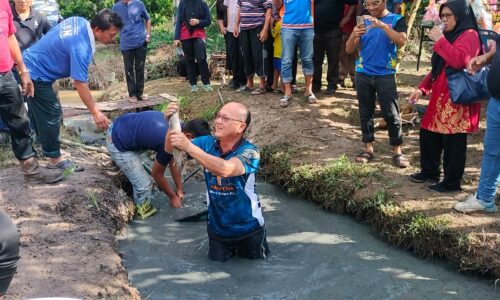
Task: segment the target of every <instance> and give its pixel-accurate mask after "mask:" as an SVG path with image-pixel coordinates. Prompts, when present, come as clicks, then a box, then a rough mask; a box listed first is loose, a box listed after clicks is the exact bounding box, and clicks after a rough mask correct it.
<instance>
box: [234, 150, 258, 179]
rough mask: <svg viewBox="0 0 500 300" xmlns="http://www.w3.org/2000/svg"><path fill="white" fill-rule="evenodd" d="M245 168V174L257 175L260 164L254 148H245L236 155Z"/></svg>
mask: <svg viewBox="0 0 500 300" xmlns="http://www.w3.org/2000/svg"><path fill="white" fill-rule="evenodd" d="M236 157H237V158H238V159H239V160H240V161H241V163H242V164H243V167H244V168H245V174H246V175H248V174H250V173H257V170H258V169H259V164H260V152H259V150H258V149H257V148H256V147H255V146H250V147H245V148H243V149H242V150H241V153H239V154H238V155H236Z"/></svg>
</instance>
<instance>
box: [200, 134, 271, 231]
mask: <svg viewBox="0 0 500 300" xmlns="http://www.w3.org/2000/svg"><path fill="white" fill-rule="evenodd" d="M193 144H194V145H196V146H198V147H199V148H201V149H202V150H203V151H205V152H207V153H208V154H211V155H214V156H217V157H221V158H223V159H225V160H229V159H231V158H233V157H236V158H238V159H239V160H240V161H241V162H242V163H243V166H244V167H245V174H243V175H241V176H234V177H228V178H223V177H219V176H216V175H214V174H212V173H211V172H210V171H208V170H205V183H206V185H207V191H208V192H207V203H208V226H209V228H210V229H211V230H213V231H214V232H215V234H217V235H219V236H222V237H237V236H241V235H244V234H248V233H250V232H253V231H255V230H257V229H259V228H261V227H262V226H264V217H263V216H262V210H261V207H260V201H259V197H258V196H257V193H256V191H255V174H256V173H257V170H258V169H259V162H260V153H259V150H258V149H257V147H255V146H254V145H253V144H251V143H250V142H248V141H247V140H242V141H241V142H240V143H239V144H238V145H237V146H236V147H235V149H233V150H232V151H229V152H228V153H225V154H224V155H222V153H221V150H220V148H219V146H218V142H217V140H216V139H215V138H214V137H213V136H209V135H208V136H202V137H198V138H196V139H194V140H193Z"/></svg>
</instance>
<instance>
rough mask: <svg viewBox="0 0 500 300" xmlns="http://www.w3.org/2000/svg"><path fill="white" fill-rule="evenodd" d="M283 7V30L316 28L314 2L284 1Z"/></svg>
mask: <svg viewBox="0 0 500 300" xmlns="http://www.w3.org/2000/svg"><path fill="white" fill-rule="evenodd" d="M329 1H330V0H329ZM283 6H284V7H285V13H284V15H283V24H282V25H281V28H289V29H309V28H314V22H313V19H314V0H283Z"/></svg>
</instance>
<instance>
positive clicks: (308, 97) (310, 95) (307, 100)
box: [305, 94, 318, 104]
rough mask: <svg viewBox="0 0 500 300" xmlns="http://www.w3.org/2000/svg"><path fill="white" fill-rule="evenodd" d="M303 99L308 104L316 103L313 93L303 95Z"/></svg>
mask: <svg viewBox="0 0 500 300" xmlns="http://www.w3.org/2000/svg"><path fill="white" fill-rule="evenodd" d="M305 100H306V102H307V103H309V104H316V103H318V98H316V96H314V94H309V95H307V96H305Z"/></svg>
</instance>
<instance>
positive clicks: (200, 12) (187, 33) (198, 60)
mask: <svg viewBox="0 0 500 300" xmlns="http://www.w3.org/2000/svg"><path fill="white" fill-rule="evenodd" d="M210 22H211V21H210V11H209V9H208V5H207V4H206V3H205V2H204V1H202V0H182V1H181V3H180V4H179V7H178V8H177V19H176V22H175V34H174V46H179V44H182V50H183V51H184V55H185V57H186V67H187V74H188V78H189V84H190V85H191V92H197V91H198V86H197V77H198V76H197V67H196V64H198V66H199V71H200V76H201V82H202V83H203V89H204V90H205V91H207V92H209V91H212V87H211V86H210V72H209V71H208V64H207V49H206V46H205V39H206V34H205V27H207V26H208V25H210Z"/></svg>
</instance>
